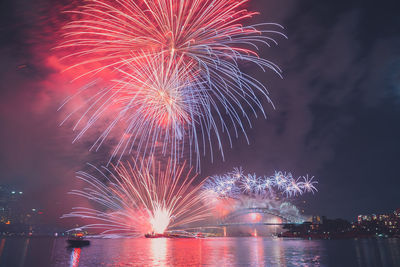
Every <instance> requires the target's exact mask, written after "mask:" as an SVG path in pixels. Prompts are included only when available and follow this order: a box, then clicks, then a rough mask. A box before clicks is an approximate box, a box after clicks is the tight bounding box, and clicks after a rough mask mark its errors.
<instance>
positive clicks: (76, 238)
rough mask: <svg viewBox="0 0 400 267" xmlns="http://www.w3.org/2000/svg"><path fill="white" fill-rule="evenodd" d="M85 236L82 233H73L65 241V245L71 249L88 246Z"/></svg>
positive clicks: (88, 242)
mask: <svg viewBox="0 0 400 267" xmlns="http://www.w3.org/2000/svg"><path fill="white" fill-rule="evenodd" d="M84 237H85V234H84V233H83V232H82V231H75V232H73V233H71V236H70V237H69V238H68V239H67V243H68V244H69V247H71V248H81V247H86V246H89V245H90V241H89V240H85V239H84Z"/></svg>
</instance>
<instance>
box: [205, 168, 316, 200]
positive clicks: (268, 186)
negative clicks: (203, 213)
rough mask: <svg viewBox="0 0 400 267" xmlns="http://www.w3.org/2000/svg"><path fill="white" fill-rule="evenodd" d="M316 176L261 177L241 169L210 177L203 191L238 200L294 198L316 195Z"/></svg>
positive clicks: (277, 174) (278, 175) (285, 175)
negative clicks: (244, 198)
mask: <svg viewBox="0 0 400 267" xmlns="http://www.w3.org/2000/svg"><path fill="white" fill-rule="evenodd" d="M313 179H314V176H312V177H309V176H308V174H307V175H306V176H302V177H299V178H297V179H295V178H293V175H292V174H291V173H290V172H289V173H286V172H281V171H276V172H275V173H274V175H272V176H270V177H268V176H264V177H259V176H257V175H256V174H247V175H245V174H243V171H242V169H241V168H236V169H235V170H234V171H233V172H231V173H228V174H225V175H222V176H220V175H215V176H212V177H210V178H209V179H208V180H207V181H206V183H205V184H204V187H203V189H204V190H205V191H206V192H208V193H209V194H213V195H216V196H217V197H219V198H226V197H228V198H237V197H240V196H241V195H247V196H255V197H261V198H263V197H271V196H273V197H279V196H282V195H284V196H286V197H294V196H297V195H302V194H303V193H308V192H311V193H314V191H317V188H316V187H315V185H316V184H317V183H318V182H317V181H314V180H313Z"/></svg>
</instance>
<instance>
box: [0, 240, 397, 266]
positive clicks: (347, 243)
mask: <svg viewBox="0 0 400 267" xmlns="http://www.w3.org/2000/svg"><path fill="white" fill-rule="evenodd" d="M399 262H400V240H399V239H360V240H294V239H293V240H289V239H272V238H263V237H257V238H255V237H246V238H205V239H146V238H139V239H92V242H91V245H90V246H88V247H85V248H75V249H68V248H67V243H66V240H65V239H63V238H7V239H4V238H3V239H0V266H1V267H2V266H21V267H23V266H41V267H47V266H70V267H78V266H81V267H82V266H188V265H191V266H204V265H205V266H218V267H222V266H280V267H287V266H345V267H346V266H351V267H353V266H362V267H364V266H366V267H368V266H398V263H399Z"/></svg>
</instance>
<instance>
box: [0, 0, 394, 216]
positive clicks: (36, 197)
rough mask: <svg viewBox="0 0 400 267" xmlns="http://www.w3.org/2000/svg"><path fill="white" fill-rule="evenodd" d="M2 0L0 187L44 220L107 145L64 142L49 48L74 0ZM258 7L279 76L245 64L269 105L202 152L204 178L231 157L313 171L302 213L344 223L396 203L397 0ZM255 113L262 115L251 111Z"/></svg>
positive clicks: (61, 209)
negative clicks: (272, 25)
mask: <svg viewBox="0 0 400 267" xmlns="http://www.w3.org/2000/svg"><path fill="white" fill-rule="evenodd" d="M71 2H72V1H66V0H63V1H54V0H51V1H50V0H36V1H32V0H4V1H1V3H0V12H1V15H0V33H1V35H0V36H1V37H0V58H1V61H0V81H1V82H0V125H1V127H0V177H1V178H0V179H1V180H0V184H9V185H11V186H12V187H13V188H16V189H17V190H23V191H24V192H25V197H24V198H25V201H26V203H27V205H32V206H35V207H40V208H42V209H44V210H45V213H46V214H47V215H48V216H47V217H46V218H48V221H49V222H52V223H57V224H59V223H60V222H59V219H57V218H58V217H59V216H61V215H62V214H63V213H65V212H66V211H68V210H69V209H70V208H71V207H72V206H74V205H76V204H77V203H79V200H77V199H76V198H72V197H71V196H68V195H67V192H68V191H69V190H71V189H72V188H77V187H79V186H80V185H79V184H78V182H77V180H76V179H75V178H74V172H75V171H78V170H81V169H84V168H85V164H86V162H91V163H95V164H97V165H101V163H103V162H104V161H105V160H107V158H106V157H107V156H106V155H107V153H108V148H107V146H105V147H103V148H102V149H101V150H100V151H99V152H97V153H96V152H89V151H88V148H89V147H90V144H91V142H90V141H92V140H91V139H90V138H84V139H83V140H82V141H80V142H78V143H76V144H71V142H72V139H73V137H74V133H73V132H72V130H71V128H70V127H59V126H58V125H59V123H60V122H61V120H62V119H63V117H62V115H61V114H60V113H57V108H58V107H59V106H60V104H61V103H62V101H63V99H64V98H65V97H66V96H68V95H70V94H71V93H73V92H74V90H76V89H77V88H78V87H79V86H78V85H79V82H77V83H71V82H70V81H71V80H72V78H73V76H72V74H71V73H65V72H64V73H61V71H62V70H63V69H64V68H65V66H63V65H62V63H60V61H59V58H58V54H57V52H56V51H54V50H52V48H53V47H55V46H56V45H57V44H58V42H59V41H60V32H59V30H60V27H61V26H62V25H63V24H64V23H65V22H66V19H67V17H68V16H67V15H65V14H62V13H61V11H64V10H69V9H71V8H74V7H75V6H76V5H78V4H79V3H80V1H74V2H73V3H71ZM250 2H251V3H250V4H249V5H250V6H249V9H250V10H257V11H260V13H261V14H260V15H259V16H256V17H254V18H253V19H251V20H249V21H248V22H246V23H259V22H276V23H279V24H281V25H283V26H284V27H285V30H284V32H285V33H286V34H287V35H288V37H289V39H288V40H285V39H283V38H282V39H280V40H279V45H278V46H276V47H272V48H267V47H263V48H262V50H261V52H260V53H261V55H262V56H264V57H266V58H267V59H270V60H272V61H273V62H275V63H277V64H278V65H279V66H280V67H281V68H282V69H283V71H284V74H283V75H284V79H280V78H279V77H278V76H277V75H275V74H274V73H272V72H266V73H263V72H261V71H260V70H258V69H256V68H253V67H247V66H243V69H244V70H245V71H246V72H248V73H252V74H254V75H255V76H256V77H257V78H258V79H260V80H261V81H262V82H263V83H264V84H265V85H266V86H267V87H268V89H269V92H270V97H271V99H272V100H273V102H274V104H275V106H276V109H275V110H274V109H273V108H272V106H271V105H269V104H268V103H267V102H266V101H265V103H264V107H265V110H266V112H267V115H268V118H267V119H263V118H262V116H258V118H255V117H254V116H253V117H252V123H253V127H252V128H251V129H250V128H248V130H247V133H248V136H249V140H250V145H247V143H246V140H245V138H244V137H243V136H239V138H238V139H237V140H234V143H233V147H232V148H230V147H229V145H228V144H226V145H225V161H224V162H222V160H221V158H220V156H219V155H218V152H215V156H216V157H215V159H214V162H213V163H211V161H210V157H205V158H202V173H201V176H202V177H205V176H208V175H212V174H218V173H225V172H227V171H230V170H231V169H232V168H233V167H235V166H239V165H240V166H243V168H244V170H245V171H247V172H252V173H253V172H255V173H257V174H260V175H263V174H272V173H273V171H274V170H285V171H291V172H293V173H294V175H297V176H300V175H304V174H307V173H308V174H311V175H314V176H315V177H316V178H317V179H318V181H319V184H318V189H319V192H318V193H317V194H315V195H311V196H307V197H304V198H305V200H307V204H306V205H305V210H306V213H307V214H319V215H326V216H328V217H331V218H332V217H333V218H336V217H341V218H346V219H349V220H354V219H355V216H356V215H358V214H362V213H380V212H391V211H393V210H394V209H396V208H399V207H400V194H399V188H400V177H399V174H398V173H399V167H400V155H399V153H400V141H399V137H400V124H399V121H400V120H399V119H400V16H399V15H398V13H399V11H400V4H397V5H396V3H397V2H398V1H395V0H394V1H385V0H383V1H379V2H378V1H370V0H362V1H361V0H360V1H354V0H353V1H351V0H350V1H338V0H336V1H330V0H328V1H318V0H301V1H300V0H297V1H295V0H251V1H250ZM260 115H261V114H260Z"/></svg>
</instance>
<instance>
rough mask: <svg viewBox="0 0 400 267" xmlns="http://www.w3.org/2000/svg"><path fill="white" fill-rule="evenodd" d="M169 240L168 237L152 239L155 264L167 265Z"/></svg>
mask: <svg viewBox="0 0 400 267" xmlns="http://www.w3.org/2000/svg"><path fill="white" fill-rule="evenodd" d="M167 241H168V239H166V238H152V239H150V247H151V254H152V258H153V265H154V266H166V264H165V263H166V256H167Z"/></svg>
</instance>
